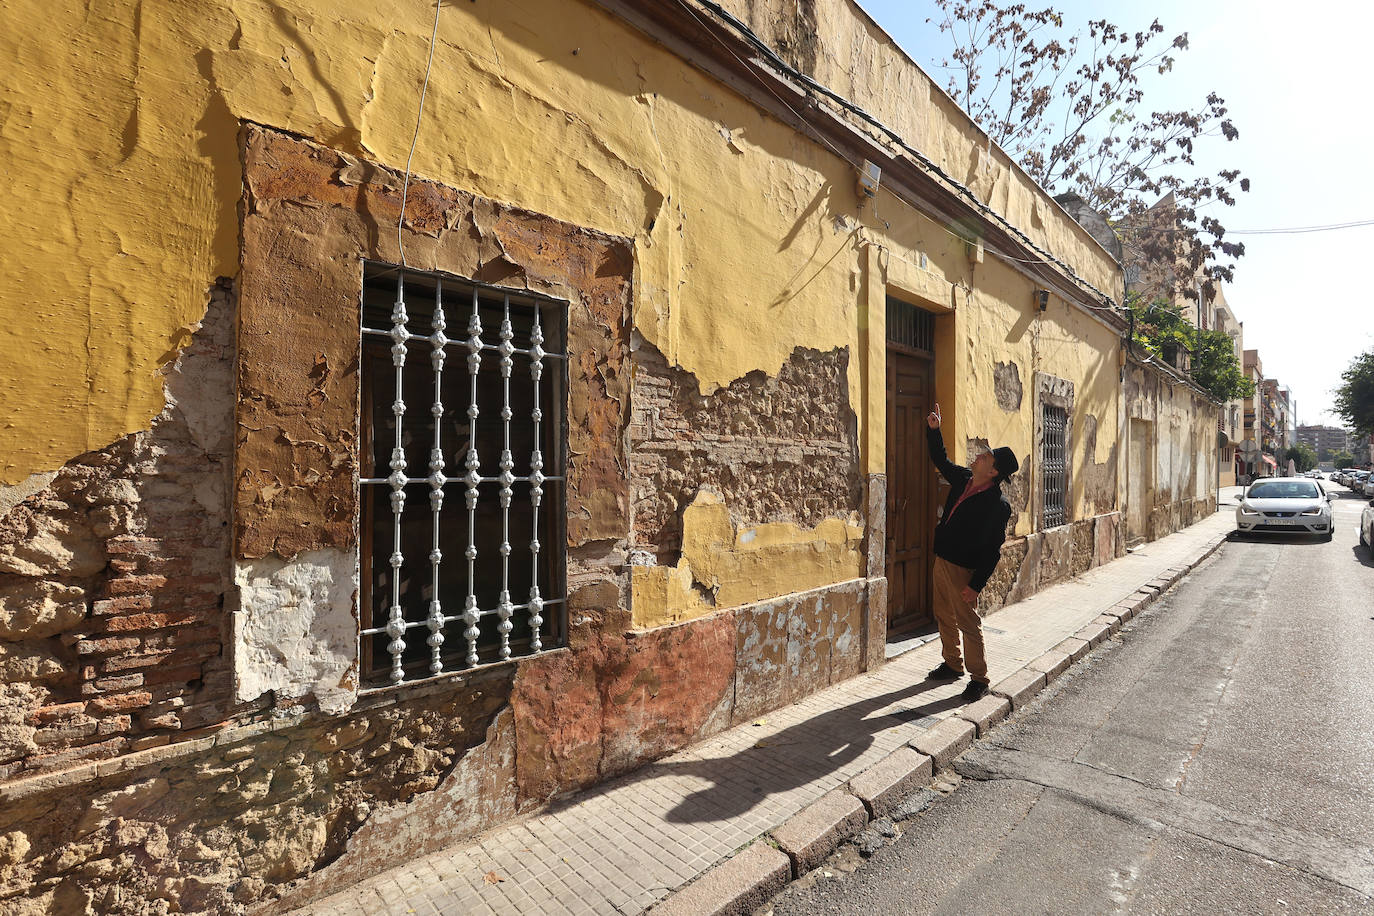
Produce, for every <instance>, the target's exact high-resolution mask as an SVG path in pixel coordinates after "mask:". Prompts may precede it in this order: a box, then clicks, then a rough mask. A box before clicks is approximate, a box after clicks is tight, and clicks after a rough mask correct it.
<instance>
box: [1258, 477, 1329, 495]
mask: <svg viewBox="0 0 1374 916" xmlns="http://www.w3.org/2000/svg"><path fill="white" fill-rule="evenodd" d="M1245 495H1246V496H1247V497H1249V498H1250V499H1315V498H1316V497H1317V485H1316V484H1315V483H1313V482H1312V481H1310V480H1275V481H1272V482H1269V483H1257V484H1255V485H1254V486H1253V487H1251V488H1250V492H1248V493H1246V494H1245Z"/></svg>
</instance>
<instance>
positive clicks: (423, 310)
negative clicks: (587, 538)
mask: <svg viewBox="0 0 1374 916" xmlns="http://www.w3.org/2000/svg"><path fill="white" fill-rule="evenodd" d="M567 314H568V311H567V303H566V302H561V301H558V300H555V299H549V298H546V297H542V296H537V295H532V294H529V293H518V292H513V291H509V290H505V289H501V288H499V287H493V286H486V285H483V284H479V283H472V282H469V281H465V280H461V279H458V278H455V277H451V276H448V275H445V274H439V273H433V272H425V271H415V270H408V269H401V268H397V267H394V266H390V265H382V264H374V263H365V264H364V266H363V301H362V341H363V346H362V373H361V376H362V410H361V421H362V422H361V432H362V435H361V439H360V446H359V447H360V452H361V454H360V459H361V461H360V464H361V469H360V483H361V493H360V496H361V504H362V519H361V525H360V532H361V538H360V540H361V548H360V553H361V557H360V560H361V567H362V594H361V608H362V618H363V630H362V634H363V639H362V663H363V674H364V679H365V681H366V682H367V683H368V685H369V686H381V685H385V684H388V683H390V684H400V683H402V682H406V681H411V680H417V679H420V678H424V677H431V676H434V675H439V674H444V673H446V672H451V671H461V670H466V669H471V668H475V667H478V666H480V665H485V664H490V663H498V662H502V661H506V660H508V659H512V658H518V657H522V656H528V655H534V654H536V653H538V652H540V651H542V650H545V649H549V648H553V647H555V646H558V645H561V644H562V642H563V639H564V634H565V632H566V620H565V594H564V591H565V579H564V570H565V544H566V535H565V527H564V526H565V520H566V511H565V509H566V496H565V492H566V491H565V487H564V483H565V478H564V473H565V472H564V468H565V462H566V455H565V451H566V449H565V445H564V443H566V441H567V434H566V429H565V424H566V418H565V410H564V403H565V401H566V396H565V393H566V391H567V364H568V361H567V354H566V352H565V341H566V339H567V331H566V326H567ZM460 328H461V329H463V330H461V331H459V333H458V334H456V335H455V338H456V339H455V338H450V337H449V336H448V333H449V331H450V330H457V329H460Z"/></svg>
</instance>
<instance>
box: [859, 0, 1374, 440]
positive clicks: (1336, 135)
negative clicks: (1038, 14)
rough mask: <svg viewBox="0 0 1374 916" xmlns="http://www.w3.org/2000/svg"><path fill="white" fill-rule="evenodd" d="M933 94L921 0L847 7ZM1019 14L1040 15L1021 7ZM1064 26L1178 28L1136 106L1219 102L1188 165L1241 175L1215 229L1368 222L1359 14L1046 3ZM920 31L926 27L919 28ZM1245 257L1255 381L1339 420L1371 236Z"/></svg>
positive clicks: (1370, 322) (1365, 329) (1340, 6)
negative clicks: (1228, 138)
mask: <svg viewBox="0 0 1374 916" xmlns="http://www.w3.org/2000/svg"><path fill="white" fill-rule="evenodd" d="M858 2H859V4H860V5H861V6H862V7H863V8H864V9H865V10H867V11H868V13H869V14H870V15H871V16H872V17H873V18H874V19H875V20H877V22H878V23H879V24H880V25H881V26H882V27H883V28H884V29H886V30H887V32H888V34H890V35H891V36H892V37H893V39H895V40H896V41H897V43H898V44H899V45H901V46H902V47H903V48H904V49H905V50H906V52H907V53H908V54H910V55H911V57H912V58H913V59H914V60H915V61H916V62H917V63H918V64H920V66H921V67H922V68H923V69H924V70H925V71H926V72H927V73H929V74H930V75H931V77H932V78H934V79H935V80H936V82H938V83H939V84H940V85H941V86H944V85H946V84H947V83H948V75H947V74H946V73H945V72H944V71H942V70H940V68H939V66H938V64H939V62H940V61H941V60H942V59H944V58H945V57H947V56H948V50H949V44H948V42H949V36H948V35H946V34H942V33H940V32H939V30H938V26H937V25H936V22H938V20H939V17H940V11H939V10H938V8H936V6H935V4H934V3H933V2H931V0H858ZM1027 5H1028V6H1032V7H1040V6H1041V4H1040V3H1035V2H1033V0H1032V2H1029V3H1028V4H1027ZM1054 6H1055V8H1056V9H1058V10H1060V11H1061V12H1062V13H1063V14H1064V18H1065V26H1066V27H1069V28H1077V29H1078V30H1080V31H1084V32H1086V23H1087V21H1088V20H1089V19H1094V18H1106V19H1108V20H1110V21H1113V22H1115V23H1116V24H1117V25H1120V26H1122V27H1124V28H1129V29H1131V30H1132V31H1135V30H1137V29H1140V28H1143V27H1145V26H1148V25H1149V22H1150V20H1151V19H1152V18H1157V19H1159V21H1160V24H1161V25H1163V26H1164V30H1165V34H1166V36H1167V37H1170V38H1172V37H1173V36H1174V35H1176V34H1178V33H1179V32H1187V33H1188V39H1189V45H1190V46H1189V49H1188V50H1187V51H1185V52H1183V53H1182V54H1180V55H1179V56H1178V61H1177V63H1176V64H1175V67H1174V70H1173V72H1172V73H1170V74H1168V75H1166V76H1163V77H1159V78H1157V81H1156V82H1154V83H1152V84H1148V85H1147V96H1146V101H1145V104H1146V105H1147V106H1153V107H1169V108H1182V107H1185V106H1190V105H1195V104H1196V103H1198V102H1200V101H1201V100H1202V98H1203V97H1204V96H1205V95H1206V94H1207V93H1208V92H1210V91H1215V92H1217V93H1218V94H1219V95H1221V96H1222V97H1223V98H1224V99H1225V100H1226V103H1227V106H1228V108H1229V109H1230V116H1231V118H1232V120H1233V121H1234V123H1235V125H1236V127H1237V128H1238V129H1239V131H1240V139H1239V140H1236V141H1235V142H1232V143H1226V142H1225V141H1224V140H1222V139H1221V138H1217V139H1216V140H1214V141H1211V142H1210V143H1209V144H1208V148H1207V149H1205V150H1200V151H1199V152H1200V155H1199V156H1198V160H1199V165H1200V167H1202V168H1206V169H1207V171H1209V172H1212V173H1215V172H1216V171H1217V170H1218V169H1221V168H1227V167H1230V168H1238V169H1240V170H1241V171H1242V173H1243V174H1244V175H1246V176H1248V177H1249V178H1250V181H1251V187H1250V192H1249V193H1248V194H1239V195H1238V201H1237V203H1236V206H1234V207H1223V206H1220V205H1218V206H1216V207H1215V208H1214V209H1215V210H1217V211H1220V216H1219V218H1220V219H1221V220H1222V223H1223V225H1225V226H1226V228H1227V230H1228V231H1234V230H1242V229H1280V228H1292V227H1303V226H1317V225H1329V224H1332V223H1344V222H1351V221H1355V220H1368V219H1374V179H1371V167H1372V166H1374V155H1372V154H1371V149H1374V106H1371V104H1370V96H1371V88H1372V87H1371V72H1372V71H1374V66H1371V65H1372V64H1374V61H1372V60H1371V59H1372V58H1374V43H1371V35H1374V4H1367V3H1365V2H1357V0H1328V2H1325V3H1314V4H1312V5H1311V6H1305V5H1298V6H1294V5H1292V4H1280V3H1276V2H1273V0H1268V2H1266V0H1259V2H1256V0H1248V2H1242V0H1203V2H1199V0H1154V2H1152V3H1150V4H1148V5H1146V6H1144V7H1143V8H1141V7H1136V6H1134V5H1125V4H1116V3H1107V2H1105V0H1069V2H1063V3H1056V4H1054ZM928 17H929V18H931V19H932V20H935V21H933V22H930V23H927V22H926V19H927V18H928ZM1234 239H1235V240H1238V241H1243V242H1244V243H1245V249H1246V254H1245V256H1244V257H1243V258H1241V259H1240V261H1239V262H1238V266H1237V268H1236V277H1235V282H1233V283H1231V284H1230V285H1228V286H1227V287H1226V290H1225V292H1226V299H1227V302H1228V303H1230V305H1231V307H1232V309H1233V310H1234V311H1235V312H1236V316H1237V317H1238V318H1239V319H1240V320H1241V321H1243V322H1244V323H1245V346H1246V348H1247V349H1257V350H1259V353H1260V359H1261V361H1262V362H1263V364H1264V372H1265V375H1267V376H1269V377H1270V378H1277V379H1278V380H1279V381H1280V382H1282V383H1283V384H1285V385H1287V386H1288V387H1289V388H1290V389H1291V390H1292V393H1293V397H1294V398H1295V399H1296V400H1297V403H1298V420H1299V422H1301V423H1330V424H1333V425H1339V420H1338V419H1337V418H1336V417H1335V416H1334V415H1332V414H1331V413H1329V411H1330V407H1331V391H1332V389H1333V388H1335V387H1336V386H1337V385H1338V384H1340V375H1341V372H1342V371H1343V370H1344V369H1345V368H1346V366H1347V365H1348V364H1349V363H1350V361H1351V359H1353V358H1354V357H1355V356H1356V355H1358V354H1359V353H1362V352H1364V351H1366V350H1369V349H1371V348H1374V308H1371V304H1370V300H1371V298H1374V297H1372V296H1371V294H1370V288H1371V279H1370V277H1371V269H1370V268H1371V266H1374V265H1371V262H1374V226H1364V227H1359V228H1352V229H1343V230H1338V231H1329V232H1312V233H1303V234H1284V235H1277V234H1275V235H1249V234H1246V235H1236V236H1234Z"/></svg>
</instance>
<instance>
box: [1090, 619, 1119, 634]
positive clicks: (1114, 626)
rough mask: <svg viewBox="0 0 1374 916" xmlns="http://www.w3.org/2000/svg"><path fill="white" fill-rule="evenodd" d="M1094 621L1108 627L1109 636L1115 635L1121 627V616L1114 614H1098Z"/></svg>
mask: <svg viewBox="0 0 1374 916" xmlns="http://www.w3.org/2000/svg"><path fill="white" fill-rule="evenodd" d="M1092 622H1093V623H1100V624H1102V625H1103V626H1104V627H1106V628H1107V635H1108V636H1115V635H1116V632H1117V630H1120V629H1121V618H1120V617H1117V616H1116V615H1114V614H1098V615H1097V616H1096V617H1094V618H1093V620H1092Z"/></svg>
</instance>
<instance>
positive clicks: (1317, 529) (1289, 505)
mask: <svg viewBox="0 0 1374 916" xmlns="http://www.w3.org/2000/svg"><path fill="white" fill-rule="evenodd" d="M1332 521H1333V518H1332V512H1331V498H1330V497H1329V496H1328V495H1327V494H1326V493H1325V492H1324V491H1323V490H1322V488H1321V486H1320V485H1318V484H1317V483H1316V482H1315V481H1313V480H1309V479H1308V478H1306V477H1267V478H1265V479H1264V480H1260V481H1258V482H1256V483H1255V484H1254V485H1253V486H1251V487H1250V488H1249V489H1248V490H1246V491H1245V495H1244V496H1242V497H1241V500H1240V505H1239V506H1237V507H1236V530H1237V531H1239V532H1242V533H1246V534H1250V533H1253V534H1320V535H1322V537H1323V538H1324V539H1325V540H1328V541H1329V540H1331V536H1332V534H1333V533H1334V529H1333V528H1332Z"/></svg>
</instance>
